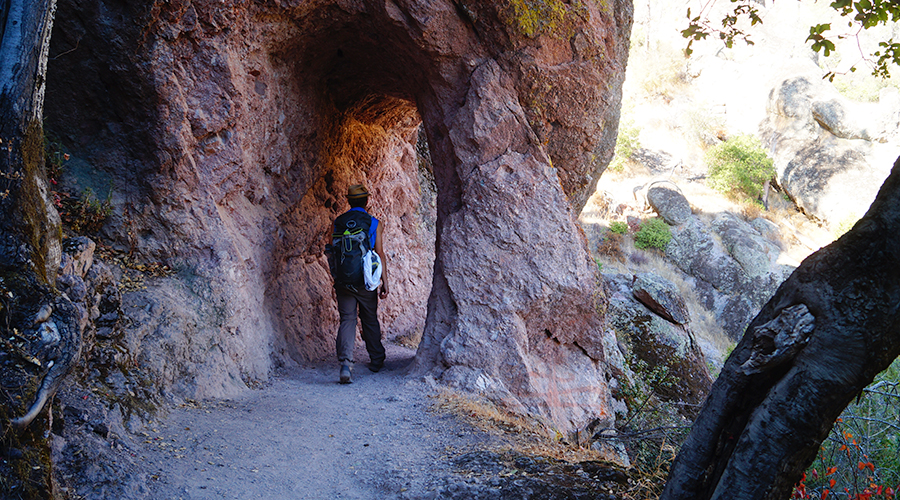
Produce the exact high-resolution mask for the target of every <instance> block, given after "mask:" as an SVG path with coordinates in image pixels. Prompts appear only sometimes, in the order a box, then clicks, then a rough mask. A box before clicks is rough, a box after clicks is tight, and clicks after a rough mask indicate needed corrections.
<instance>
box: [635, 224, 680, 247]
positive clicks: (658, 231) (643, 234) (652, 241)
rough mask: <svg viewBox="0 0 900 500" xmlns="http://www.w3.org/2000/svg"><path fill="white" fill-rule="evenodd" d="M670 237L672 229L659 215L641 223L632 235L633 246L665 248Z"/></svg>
mask: <svg viewBox="0 0 900 500" xmlns="http://www.w3.org/2000/svg"><path fill="white" fill-rule="evenodd" d="M671 239H672V231H670V230H669V225H668V224H666V221H664V220H662V219H661V218H659V217H654V218H652V219H649V220H646V221H644V222H642V223H641V228H640V229H638V232H637V233H635V235H634V246H636V247H637V248H640V249H647V248H658V249H660V250H665V249H666V245H668V244H669V240H671Z"/></svg>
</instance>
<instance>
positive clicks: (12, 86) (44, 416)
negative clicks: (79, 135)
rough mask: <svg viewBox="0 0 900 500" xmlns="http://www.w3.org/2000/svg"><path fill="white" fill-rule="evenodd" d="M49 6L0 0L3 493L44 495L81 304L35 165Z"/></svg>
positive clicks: (75, 351)
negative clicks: (64, 286) (54, 401)
mask: <svg viewBox="0 0 900 500" xmlns="http://www.w3.org/2000/svg"><path fill="white" fill-rule="evenodd" d="M55 9H56V2H55V0H0V335H2V342H0V387H2V391H0V425H2V427H3V428H2V432H0V436H2V442H0V458H2V459H3V460H0V477H2V478H3V480H2V481H0V496H2V497H3V498H13V497H15V498H52V497H53V491H52V490H53V487H52V481H51V473H52V470H51V468H50V467H49V464H50V446H49V441H48V436H49V434H50V433H49V430H50V429H49V427H50V422H51V419H50V415H49V412H48V411H44V410H45V407H46V406H47V402H48V401H49V400H50V399H51V398H52V397H53V394H54V393H55V392H56V389H57V388H58V386H59V384H60V382H61V381H62V379H63V377H64V376H65V375H66V374H67V373H68V372H69V370H70V368H71V366H72V365H73V364H74V363H75V362H77V360H78V358H79V355H80V353H81V329H80V326H79V321H78V318H79V314H80V313H79V311H78V310H76V308H75V307H74V306H73V305H72V303H71V302H70V301H69V300H68V299H67V298H65V297H64V296H59V294H57V293H56V292H55V289H54V284H55V281H56V275H57V271H58V269H59V263H60V249H61V247H60V239H61V225H60V219H59V214H57V212H56V209H55V208H54V207H53V204H52V203H51V202H50V199H49V196H48V194H49V192H48V189H47V180H46V173H45V171H44V161H45V160H44V134H43V128H42V125H41V117H42V114H43V100H44V87H45V85H44V82H45V75H46V68H47V53H48V50H49V45H50V29H51V26H52V24H53V16H54V13H55ZM11 430H12V432H11ZM13 453H15V455H14V454H13Z"/></svg>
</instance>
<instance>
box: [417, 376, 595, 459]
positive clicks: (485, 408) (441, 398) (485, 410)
mask: <svg viewBox="0 0 900 500" xmlns="http://www.w3.org/2000/svg"><path fill="white" fill-rule="evenodd" d="M434 398H435V401H434V404H433V405H432V408H434V409H435V410H439V411H444V412H448V413H451V414H453V415H456V416H457V417H458V418H459V419H460V420H462V421H464V422H466V423H467V424H469V425H471V426H472V427H475V428H476V429H480V430H482V431H484V432H486V433H488V434H491V435H493V436H498V437H501V438H503V440H504V441H505V443H506V446H508V448H509V449H511V450H513V451H516V452H518V453H523V454H527V455H536V456H542V457H550V458H554V459H557V460H566V461H569V462H580V461H584V460H598V461H602V460H603V457H602V456H601V454H600V453H599V452H597V451H595V450H592V449H590V448H584V447H580V446H574V445H571V444H568V443H566V442H565V440H564V439H563V436H562V435H561V434H560V433H559V432H556V431H555V430H553V429H551V428H550V427H549V426H547V425H545V424H544V423H543V422H542V421H540V420H539V419H537V418H535V417H532V416H523V415H519V414H517V413H514V412H512V411H509V410H507V409H505V408H502V407H500V406H497V405H496V404H494V403H493V402H491V401H489V400H487V399H485V398H482V397H479V396H475V395H472V394H467V393H463V392H460V391H455V390H453V389H448V388H444V389H442V390H441V392H439V393H438V394H437V395H436V396H434Z"/></svg>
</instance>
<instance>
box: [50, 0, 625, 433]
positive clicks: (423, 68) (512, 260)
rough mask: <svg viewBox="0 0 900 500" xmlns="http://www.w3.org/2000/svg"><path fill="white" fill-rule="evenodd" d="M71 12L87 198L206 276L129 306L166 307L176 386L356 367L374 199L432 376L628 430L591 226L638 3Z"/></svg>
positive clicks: (388, 304)
mask: <svg viewBox="0 0 900 500" xmlns="http://www.w3.org/2000/svg"><path fill="white" fill-rule="evenodd" d="M58 9H59V10H58V13H57V18H56V19H57V21H56V24H55V27H54V32H53V36H52V41H51V62H50V64H49V67H48V86H47V97H46V104H45V113H46V115H47V118H46V127H47V128H48V130H50V131H52V132H53V133H54V134H56V135H57V136H58V137H60V138H61V140H62V141H63V142H64V143H65V144H66V145H67V146H68V147H69V148H71V150H72V151H73V152H74V153H75V156H77V158H78V161H74V162H73V163H72V167H71V173H70V174H69V175H70V180H69V182H70V183H72V184H73V185H75V186H77V187H76V189H80V188H82V187H90V186H96V185H99V184H102V183H104V182H108V183H110V184H111V185H112V191H111V192H112V195H111V196H112V200H113V202H114V206H115V207H116V209H115V215H114V217H113V220H112V221H111V222H110V223H109V224H107V225H106V227H105V228H104V230H103V231H104V232H103V237H104V238H106V239H108V240H109V241H111V242H113V244H114V245H115V246H117V247H118V248H119V249H120V250H127V251H129V252H133V253H136V254H138V255H141V256H143V257H144V258H146V259H148V260H149V259H152V260H165V261H166V262H170V263H172V265H173V266H175V267H177V268H178V269H179V270H180V271H179V273H178V274H176V276H175V277H174V278H173V279H171V280H169V281H168V282H166V283H160V284H157V285H155V288H154V289H152V290H149V291H148V292H147V293H146V294H144V297H142V298H141V297H134V298H132V299H129V300H131V302H130V303H126V306H125V308H126V313H127V308H128V307H132V308H134V309H135V310H137V309H139V308H141V307H144V306H145V305H146V309H147V310H153V311H154V314H153V317H152V318H150V317H148V318H147V320H146V321H145V322H143V323H142V324H141V325H136V326H135V327H134V328H132V329H131V330H130V331H129V332H128V333H127V343H128V345H129V348H130V349H132V350H133V351H134V352H135V356H136V357H137V358H139V359H141V360H143V361H144V362H145V363H147V364H148V365H150V366H152V367H153V369H154V370H155V371H156V373H157V374H158V376H159V379H160V380H161V383H162V385H164V386H166V387H167V388H168V389H167V390H168V391H170V392H174V393H181V394H182V395H183V396H185V397H188V396H191V397H197V396H199V397H202V396H218V395H224V394H230V393H232V392H233V391H237V390H240V389H241V388H242V387H244V386H245V384H246V383H247V382H248V381H252V380H260V379H265V378H266V377H268V376H269V374H270V373H271V371H272V369H273V368H274V367H276V366H278V365H283V364H304V363H308V362H312V361H321V360H327V359H329V358H330V356H333V349H334V347H333V340H334V335H335V330H336V325H337V312H336V307H335V304H334V297H333V292H332V290H331V280H330V276H329V274H328V271H327V265H326V263H325V259H324V257H323V255H322V250H323V247H324V244H325V243H326V239H327V238H326V234H327V232H328V231H329V227H330V223H331V221H332V220H333V219H334V218H335V217H336V216H337V215H339V214H340V213H342V212H343V211H344V210H346V209H347V206H346V202H345V200H344V193H346V188H347V186H348V185H350V184H354V183H357V182H365V183H366V184H367V185H368V187H369V190H370V192H372V193H373V196H372V200H371V201H370V208H371V211H372V212H373V213H374V214H375V215H376V216H378V217H379V218H381V219H382V220H384V221H385V223H386V228H387V229H386V230H387V232H386V234H385V246H386V251H387V253H388V258H389V263H390V264H389V265H390V274H391V288H392V291H391V296H390V297H389V298H388V299H387V300H386V301H384V302H383V303H382V305H381V308H380V315H381V321H382V326H383V329H384V331H385V334H386V337H388V338H395V337H400V336H410V337H415V336H418V335H419V334H421V342H420V344H419V348H418V352H417V354H416V359H415V361H414V363H413V366H412V372H413V373H414V374H417V375H420V376H421V375H426V374H430V375H432V376H434V377H435V378H438V379H440V380H442V381H443V382H444V383H446V384H449V385H452V386H456V387H460V388H463V389H466V390H472V391H478V392H480V393H482V394H484V395H486V396H488V397H490V398H492V399H494V400H496V401H500V402H503V403H504V404H507V405H508V406H510V407H511V408H513V409H516V410H520V411H525V412H529V413H531V414H534V415H538V416H541V417H543V418H545V419H546V420H547V422H548V424H549V425H552V426H553V427H555V428H557V429H559V430H560V431H562V432H573V431H577V430H579V429H581V428H583V427H584V426H586V425H587V424H588V423H590V422H591V421H594V420H596V419H601V420H606V421H609V420H610V419H612V418H614V415H613V411H614V410H613V406H614V402H613V399H614V398H613V392H614V390H615V384H616V381H615V376H616V375H617V373H616V369H615V366H614V365H615V363H612V362H611V361H610V355H611V353H610V349H612V350H613V351H614V350H615V347H614V346H615V339H614V336H612V334H610V333H609V332H608V331H607V329H606V326H605V320H604V313H605V307H606V302H605V297H603V295H602V289H601V287H599V286H598V283H597V280H598V275H597V273H596V267H595V265H594V264H593V262H592V261H591V260H590V257H589V254H588V252H587V250H586V242H585V239H584V236H583V233H582V232H581V231H580V228H579V227H578V225H577V222H576V217H577V214H578V211H580V209H581V207H582V206H583V205H584V203H585V201H586V200H587V197H588V196H589V195H590V193H591V191H592V190H593V187H594V185H595V183H596V179H597V178H598V177H599V175H600V173H601V172H602V170H603V169H604V168H605V166H606V164H607V163H608V162H609V160H610V158H611V156H612V151H613V145H614V141H615V135H616V126H617V122H618V114H619V105H620V96H621V84H622V80H623V78H624V67H625V63H626V58H627V44H628V34H629V32H630V28H631V20H632V6H631V2H630V1H626V0H615V1H612V2H593V1H590V2H564V1H562V0H551V1H547V2H532V1H530V0H509V1H502V2H475V1H469V0H454V1H451V0H437V1H432V2H421V1H419V2H416V1H411V0H395V1H387V2H376V1H356V2H351V1H339V0H335V1H321V2H297V1H269V2H261V1H260V2H254V1H245V0H225V1H212V0H209V1H207V0H195V1H190V0H181V1H169V2H161V1H158V2H151V3H150V4H149V5H142V6H136V5H126V4H125V3H121V2H117V1H113V0H95V1H92V2H86V3H84V2H81V3H79V2H75V1H72V0H60V1H59V7H58ZM124 20H130V22H124ZM135 47H137V49H135ZM73 88H82V89H84V90H83V91H82V92H80V93H77V94H73V91H72V89H73ZM417 148H418V150H417ZM426 150H427V151H428V153H427V154H425V153H423V151H426ZM151 288H153V287H151ZM126 302H127V301H126ZM129 304H130V305H129ZM186 380H188V381H189V382H185V381H186Z"/></svg>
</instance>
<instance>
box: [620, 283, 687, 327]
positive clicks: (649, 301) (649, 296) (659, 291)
mask: <svg viewBox="0 0 900 500" xmlns="http://www.w3.org/2000/svg"><path fill="white" fill-rule="evenodd" d="M632 293H634V297H635V298H636V299H637V300H638V301H639V302H640V303H641V304H644V305H645V306H647V307H648V308H650V310H651V311H653V312H655V313H656V314H658V315H660V316H662V317H663V318H665V319H666V320H668V321H671V322H672V323H675V324H677V325H684V324H687V323H688V321H690V315H689V314H688V310H687V306H686V305H685V304H684V299H683V298H682V297H681V294H680V293H679V292H678V288H676V287H675V285H674V284H672V282H670V281H667V280H665V279H663V278H661V277H659V276H657V275H655V274H653V273H641V274H637V275H635V276H634V282H633V284H632Z"/></svg>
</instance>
